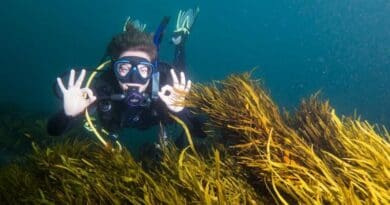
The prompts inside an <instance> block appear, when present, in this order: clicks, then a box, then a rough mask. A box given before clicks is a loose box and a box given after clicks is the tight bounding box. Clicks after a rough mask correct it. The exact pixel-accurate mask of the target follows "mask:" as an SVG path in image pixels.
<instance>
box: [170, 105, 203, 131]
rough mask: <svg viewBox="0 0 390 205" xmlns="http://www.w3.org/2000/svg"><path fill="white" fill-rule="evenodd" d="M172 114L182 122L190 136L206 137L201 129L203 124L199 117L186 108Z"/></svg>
mask: <svg viewBox="0 0 390 205" xmlns="http://www.w3.org/2000/svg"><path fill="white" fill-rule="evenodd" d="M172 114H173V115H175V116H177V117H178V118H179V119H180V120H182V121H183V122H184V124H185V125H186V126H187V128H188V130H189V131H190V133H191V136H193V137H200V138H203V137H206V133H205V132H204V131H203V129H202V127H203V125H204V123H205V122H204V120H202V119H201V117H200V115H195V114H194V113H192V112H191V111H190V109H188V108H184V109H183V110H182V111H180V112H177V113H172Z"/></svg>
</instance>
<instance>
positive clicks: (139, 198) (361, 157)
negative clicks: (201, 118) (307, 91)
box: [0, 73, 390, 204]
mask: <svg viewBox="0 0 390 205" xmlns="http://www.w3.org/2000/svg"><path fill="white" fill-rule="evenodd" d="M187 106H189V107H192V108H194V110H196V112H198V113H199V114H202V115H206V116H207V117H208V121H207V126H205V127H206V128H205V129H206V130H205V131H206V132H207V133H208V134H209V138H212V139H210V140H206V141H202V143H203V144H202V145H204V143H205V142H208V144H207V145H208V146H207V148H206V149H203V148H202V149H201V148H200V147H201V146H200V145H199V141H198V140H196V139H192V136H190V135H189V132H186V134H187V139H188V142H189V146H187V147H185V148H184V149H178V148H177V147H176V146H175V145H174V144H173V143H172V142H171V141H169V140H168V141H165V140H163V139H162V141H160V143H159V146H158V147H156V148H155V149H154V151H153V152H152V156H150V157H149V158H150V160H152V161H153V163H149V162H148V161H147V160H145V161H136V160H134V159H133V157H132V155H131V154H130V153H129V152H128V151H127V150H126V149H124V150H123V151H121V152H118V151H115V150H114V151H113V150H108V149H105V148H103V147H102V146H101V145H100V144H97V143H98V142H97V141H93V140H91V138H88V137H87V138H85V139H84V140H80V138H74V137H69V136H72V135H80V136H83V135H84V133H82V132H81V131H79V130H75V131H74V132H72V133H70V134H68V135H69V136H67V137H66V138H64V139H66V140H65V141H64V140H62V141H56V143H44V144H42V143H36V142H35V141H36V140H37V139H39V138H36V137H33V136H34V133H37V134H39V132H36V131H33V132H31V133H29V132H28V130H27V131H26V132H23V133H27V134H29V135H30V136H31V138H32V139H34V140H33V141H34V142H33V144H32V145H33V146H32V148H33V149H32V153H31V154H30V155H28V156H27V157H25V158H24V159H22V160H21V161H19V162H15V163H13V164H11V165H9V166H7V167H3V168H2V170H1V171H0V201H2V202H3V203H6V204H21V203H27V204H297V203H298V204H389V203H390V198H389V197H390V191H389V190H390V171H389V170H390V163H389V162H390V144H389V140H390V136H389V134H388V132H387V130H386V129H385V128H384V127H380V126H378V125H372V124H370V123H368V122H366V121H363V120H361V119H360V118H357V117H342V118H340V117H338V116H337V115H336V112H335V110H334V109H333V108H332V107H331V106H330V103H329V102H328V101H323V100H321V99H320V97H319V94H318V93H316V94H314V95H313V96H312V97H310V98H309V99H307V100H303V101H302V103H301V105H300V106H299V108H298V109H297V110H296V111H295V112H294V113H290V114H288V115H284V114H282V113H281V112H280V111H279V109H278V107H277V106H276V104H275V103H274V102H273V101H272V99H271V97H270V94H269V93H268V92H267V91H266V89H265V88H264V86H263V84H262V83H261V81H259V80H254V79H252V78H251V73H244V74H240V75H231V76H229V77H228V78H227V79H226V80H223V81H215V82H213V83H212V84H205V85H195V86H194V89H193V91H192V92H191V95H190V96H189V97H188V102H187ZM175 120H177V121H178V122H179V124H180V119H175ZM184 130H187V128H186V127H185V125H184ZM38 131H39V130H38ZM187 131H188V130H187ZM6 134H9V135H11V134H12V133H10V132H7V133H6ZM68 137H69V138H68ZM132 137H134V136H132ZM142 158H144V159H147V158H148V156H143V157H142Z"/></svg>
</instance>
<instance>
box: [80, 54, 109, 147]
mask: <svg viewBox="0 0 390 205" xmlns="http://www.w3.org/2000/svg"><path fill="white" fill-rule="evenodd" d="M110 62H111V61H110V60H108V61H105V62H104V63H102V64H100V65H99V66H98V67H97V68H96V69H95V71H93V72H92V74H91V75H90V76H89V78H88V81H87V84H86V85H85V87H86V88H89V86H90V85H91V83H92V81H93V79H94V78H95V76H96V74H97V73H98V71H100V70H102V69H103V68H104V67H106V66H107V65H108V64H109V63H110ZM85 118H86V119H87V122H88V125H89V127H91V129H92V131H93V133H94V134H95V135H96V137H97V138H98V139H99V141H100V142H101V143H102V144H103V145H104V146H105V147H108V143H107V142H106V141H105V140H104V139H103V137H102V136H101V135H100V133H99V132H98V131H97V129H96V127H95V126H94V125H93V123H92V120H91V116H90V115H89V113H88V108H87V109H85Z"/></svg>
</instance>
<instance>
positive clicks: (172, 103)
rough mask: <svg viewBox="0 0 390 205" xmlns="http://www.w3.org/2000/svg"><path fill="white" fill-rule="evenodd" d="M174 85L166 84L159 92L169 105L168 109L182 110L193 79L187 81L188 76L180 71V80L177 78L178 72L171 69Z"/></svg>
mask: <svg viewBox="0 0 390 205" xmlns="http://www.w3.org/2000/svg"><path fill="white" fill-rule="evenodd" d="M171 75H172V80H173V86H171V85H165V86H163V87H162V88H161V91H160V92H158V95H159V96H160V98H161V100H162V101H163V102H164V103H165V104H166V105H167V107H168V109H170V110H171V111H173V112H180V111H182V110H183V109H184V100H185V97H186V95H187V94H188V92H189V91H190V89H191V80H188V81H187V82H186V77H185V75H184V73H183V72H180V82H179V80H178V79H177V76H176V73H175V71H174V70H173V69H171Z"/></svg>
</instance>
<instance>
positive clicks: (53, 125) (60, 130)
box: [47, 110, 75, 136]
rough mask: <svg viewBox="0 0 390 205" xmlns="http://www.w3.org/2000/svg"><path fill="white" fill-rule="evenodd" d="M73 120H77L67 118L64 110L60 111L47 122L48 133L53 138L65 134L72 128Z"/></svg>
mask: <svg viewBox="0 0 390 205" xmlns="http://www.w3.org/2000/svg"><path fill="white" fill-rule="evenodd" d="M72 120H75V119H74V117H71V116H67V115H66V114H65V112H64V110H61V111H59V112H58V113H56V114H55V115H53V116H52V117H51V118H50V119H49V121H48V122H47V133H49V135H51V136H59V135H62V134H64V133H65V132H66V131H67V130H68V129H69V128H70V125H71V122H72Z"/></svg>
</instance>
